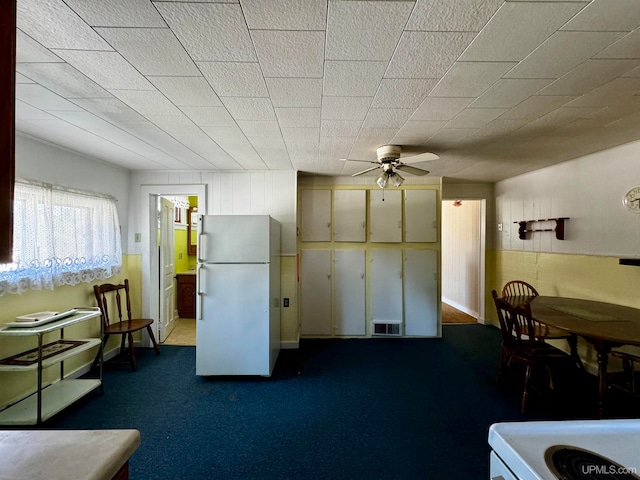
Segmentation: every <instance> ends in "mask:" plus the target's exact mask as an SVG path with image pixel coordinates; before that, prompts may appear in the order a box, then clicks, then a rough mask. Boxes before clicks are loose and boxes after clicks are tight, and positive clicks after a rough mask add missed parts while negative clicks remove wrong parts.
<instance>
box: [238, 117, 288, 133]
mask: <svg viewBox="0 0 640 480" xmlns="http://www.w3.org/2000/svg"><path fill="white" fill-rule="evenodd" d="M238 126H239V127H240V129H241V130H242V131H243V133H244V134H245V135H246V136H247V137H262V136H271V135H274V136H278V135H280V134H281V133H280V126H279V125H278V122H277V121H275V120H266V121H265V120H238ZM283 134H284V133H283Z"/></svg>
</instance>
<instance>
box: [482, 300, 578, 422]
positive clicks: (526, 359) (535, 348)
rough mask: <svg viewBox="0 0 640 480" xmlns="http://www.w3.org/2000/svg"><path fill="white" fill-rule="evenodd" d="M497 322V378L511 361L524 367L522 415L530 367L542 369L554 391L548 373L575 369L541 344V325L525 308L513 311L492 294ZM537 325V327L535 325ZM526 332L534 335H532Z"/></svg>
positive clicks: (562, 355) (559, 352) (568, 359)
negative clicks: (559, 369)
mask: <svg viewBox="0 0 640 480" xmlns="http://www.w3.org/2000/svg"><path fill="white" fill-rule="evenodd" d="M491 295H492V296H493V300H494V303H495V305H496V310H497V313H498V319H499V320H500V330H501V331H502V348H501V358H500V367H499V370H498V375H499V378H500V377H501V376H502V374H503V372H504V369H505V368H506V367H507V366H508V365H509V364H510V363H511V362H513V361H515V362H517V363H521V364H523V365H525V367H526V371H525V378H524V387H523V392H522V400H521V403H520V409H521V411H522V412H523V413H524V412H525V410H526V407H527V400H528V398H529V392H530V387H531V377H532V373H533V369H534V367H540V368H544V370H546V372H547V375H548V378H549V388H550V389H552V390H553V389H554V388H555V386H554V383H553V376H552V369H554V368H556V367H560V366H563V365H567V366H575V362H574V361H573V358H572V357H571V356H570V355H567V354H566V353H564V352H563V351H562V350H559V349H557V348H555V347H553V346H551V345H549V344H547V343H545V341H544V337H541V336H540V335H539V333H540V332H541V330H542V329H541V328H540V327H541V325H540V324H539V322H537V321H536V320H535V319H534V318H533V317H532V316H531V310H530V309H529V308H528V305H525V307H514V306H512V305H509V304H508V303H507V302H505V301H504V300H502V299H501V298H498V294H497V292H496V291H495V290H493V291H492V292H491ZM536 324H537V325H536ZM529 332H536V333H534V334H533V335H531V334H529Z"/></svg>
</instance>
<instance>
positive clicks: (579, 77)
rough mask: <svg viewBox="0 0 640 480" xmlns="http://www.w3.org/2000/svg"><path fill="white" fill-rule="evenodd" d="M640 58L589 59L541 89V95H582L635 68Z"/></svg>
mask: <svg viewBox="0 0 640 480" xmlns="http://www.w3.org/2000/svg"><path fill="white" fill-rule="evenodd" d="M639 64H640V59H639V60H622V59H621V60H613V59H598V60H593V59H592V60H587V61H586V62H584V63H582V64H581V65H578V66H577V67H576V68H574V69H573V70H571V71H570V72H569V73H567V74H566V75H564V76H562V77H560V78H559V79H558V80H556V81H554V82H553V83H551V84H550V85H549V86H547V87H545V88H543V89H542V90H541V91H540V95H582V94H585V93H588V92H590V91H591V90H593V89H594V88H598V87H600V86H601V85H604V84H605V83H607V82H609V81H611V80H613V79H614V78H617V77H619V76H621V75H623V74H624V73H625V72H629V71H631V70H633V68H634V67H636V66H637V65H639Z"/></svg>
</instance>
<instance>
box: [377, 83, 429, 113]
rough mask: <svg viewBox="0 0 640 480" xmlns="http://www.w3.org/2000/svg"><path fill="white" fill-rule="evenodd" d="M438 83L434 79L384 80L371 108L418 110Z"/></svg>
mask: <svg viewBox="0 0 640 480" xmlns="http://www.w3.org/2000/svg"><path fill="white" fill-rule="evenodd" d="M437 82H438V81H437V80H436V79H434V78H412V79H402V78H383V79H382V82H380V87H379V88H378V92H377V93H376V95H375V97H374V98H373V103H372V104H371V107H372V108H411V109H416V108H418V106H420V104H421V103H422V101H423V100H424V98H425V97H426V96H427V95H428V94H429V92H430V91H431V90H432V89H433V87H434V86H435V84H436V83H437Z"/></svg>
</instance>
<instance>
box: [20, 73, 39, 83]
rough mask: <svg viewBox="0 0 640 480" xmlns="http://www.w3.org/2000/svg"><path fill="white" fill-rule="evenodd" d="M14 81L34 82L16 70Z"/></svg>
mask: <svg viewBox="0 0 640 480" xmlns="http://www.w3.org/2000/svg"><path fill="white" fill-rule="evenodd" d="M16 83H36V82H34V81H33V80H31V79H29V78H27V77H25V76H24V75H22V74H21V73H19V72H16Z"/></svg>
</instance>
